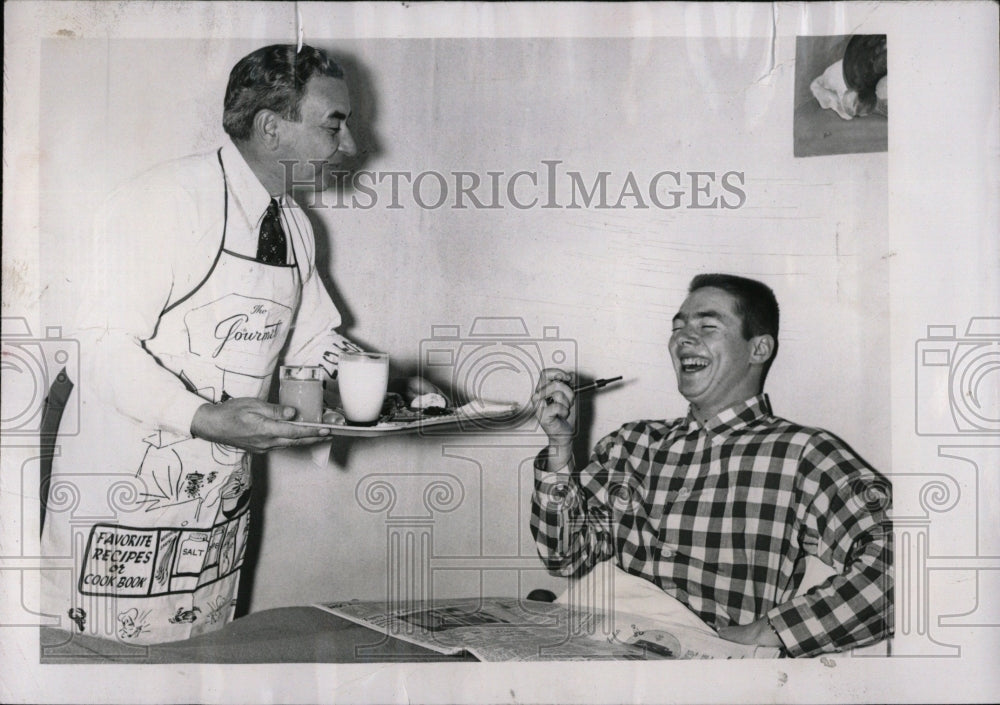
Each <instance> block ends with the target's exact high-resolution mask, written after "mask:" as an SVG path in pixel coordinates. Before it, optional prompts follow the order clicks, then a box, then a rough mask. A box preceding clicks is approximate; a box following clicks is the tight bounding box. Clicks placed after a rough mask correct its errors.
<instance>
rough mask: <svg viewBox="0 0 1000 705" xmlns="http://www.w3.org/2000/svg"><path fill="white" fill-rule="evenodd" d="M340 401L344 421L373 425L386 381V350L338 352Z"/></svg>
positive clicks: (387, 369)
mask: <svg viewBox="0 0 1000 705" xmlns="http://www.w3.org/2000/svg"><path fill="white" fill-rule="evenodd" d="M337 384H338V385H339V386H340V403H341V405H342V406H343V407H344V416H345V417H347V421H348V423H351V424H354V425H355V426H374V425H375V424H376V423H377V422H378V417H379V412H380V411H381V410H382V402H383V401H384V400H385V391H386V387H387V386H388V384H389V354H388V353H376V352H342V353H340V362H339V363H338V365H337Z"/></svg>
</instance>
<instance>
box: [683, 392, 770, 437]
mask: <svg viewBox="0 0 1000 705" xmlns="http://www.w3.org/2000/svg"><path fill="white" fill-rule="evenodd" d="M771 415H772V414H771V401H770V399H768V396H767V395H766V394H763V393H762V394H758V395H756V396H752V397H750V398H749V399H747V400H746V401H741V402H739V403H738V404H733V405H732V406H728V407H726V408H725V409H723V410H722V411H720V412H719V413H718V414H716V415H715V416H713V417H712V418H710V419H708V420H707V421H705V423H704V424H702V423H701V422H700V421H698V419H696V418H695V417H694V412H693V411H692V410H691V408H690V407H688V413H687V418H686V419H685V427H686V428H687V430H688V432H691V431H698V430H704V431H705V432H706V433H707V434H708V435H709V436H710V437H713V436H718V437H719V439H720V440H721V439H722V438H725V437H726V436H728V435H730V434H731V433H734V432H735V431H739V430H740V429H743V428H746V427H747V426H749V425H750V424H752V423H753V422H754V421H757V420H758V419H762V418H764V417H765V416H771Z"/></svg>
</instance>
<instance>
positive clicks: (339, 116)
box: [324, 110, 351, 120]
mask: <svg viewBox="0 0 1000 705" xmlns="http://www.w3.org/2000/svg"><path fill="white" fill-rule="evenodd" d="M349 117H351V115H350V113H348V114H347V115H344V113H342V112H340V111H339V110H334V111H333V112H331V113H328V114H327V116H326V118H324V119H325V120H346V119H347V118H349Z"/></svg>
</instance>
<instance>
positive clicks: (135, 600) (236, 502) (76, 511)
mask: <svg viewBox="0 0 1000 705" xmlns="http://www.w3.org/2000/svg"><path fill="white" fill-rule="evenodd" d="M219 164H220V167H222V169H221V173H222V186H223V191H224V193H225V204H226V208H225V215H224V218H223V227H222V242H221V244H220V249H219V252H218V255H217V257H216V260H215V263H214V264H213V266H212V268H211V270H210V271H209V273H208V275H206V277H205V279H204V280H203V281H202V282H201V284H200V285H198V287H196V288H195V290H194V291H192V292H190V293H189V294H188V295H186V296H185V297H184V298H183V299H181V300H179V301H177V302H175V303H173V304H171V305H170V306H169V307H168V308H167V309H166V310H165V311H164V313H163V314H162V315H161V317H160V320H159V323H158V326H157V329H156V332H155V334H154V336H153V337H152V338H150V339H149V340H147V341H146V342H145V348H146V350H147V351H148V352H149V353H150V354H151V355H153V356H154V357H155V358H156V359H157V360H158V362H159V363H160V364H161V365H162V366H163V367H164V368H166V369H167V370H170V371H171V372H173V373H174V374H175V375H177V377H178V378H179V379H181V380H182V381H183V382H184V384H185V385H186V386H187V388H188V389H189V390H190V391H192V392H195V393H197V394H198V395H199V396H201V397H203V398H204V399H205V400H206V401H211V402H221V401H225V400H227V399H229V398H234V397H256V398H258V399H264V398H265V397H266V395H267V391H268V387H269V382H270V377H271V375H272V373H273V371H274V368H275V365H276V364H277V360H278V356H279V354H280V352H281V349H282V348H283V346H284V344H285V340H286V338H287V335H288V333H289V328H290V326H291V324H292V319H293V317H294V315H295V312H296V310H297V309H298V305H299V297H300V293H301V279H300V277H299V273H298V269H297V267H296V265H294V264H292V265H272V264H263V263H261V262H258V261H256V260H254V259H252V258H248V257H245V256H243V255H240V254H237V253H234V252H231V251H229V250H227V249H226V233H227V229H228V228H227V225H228V217H229V213H228V211H229V208H228V205H229V189H228V183H227V181H226V177H225V167H224V166H222V159H221V152H220V155H219ZM288 242H289V245H290V246H291V242H292V239H291V238H289V239H288ZM292 251H293V252H294V247H292ZM81 381H82V382H83V383H84V384H85V383H86V382H87V380H81ZM140 388H141V387H140V386H139V385H138V384H137V389H140ZM137 393H139V392H137ZM81 402H82V405H83V409H84V410H82V411H81V418H83V419H91V422H90V423H88V424H86V427H84V425H83V424H81V428H80V431H81V432H80V434H78V435H77V436H75V437H70V438H66V439H62V438H60V442H61V444H62V446H63V448H64V450H63V452H62V453H61V456H62V457H57V458H55V459H54V462H53V474H52V483H51V485H50V488H49V496H50V499H49V505H50V510H49V516H48V518H47V520H46V526H45V529H44V531H43V536H42V543H43V552H44V553H45V555H46V556H47V557H49V556H52V557H62V558H66V559H71V563H70V565H71V568H64V569H63V570H62V571H48V573H47V575H43V579H42V593H43V594H42V597H43V607H44V609H45V610H46V611H47V612H48V613H49V614H51V615H54V616H58V617H60V618H61V622H60V623H61V624H63V625H64V626H68V628H70V629H72V630H73V631H76V632H79V633H86V634H89V635H92V636H100V637H104V638H114V639H118V640H121V641H127V642H131V643H136V644H146V643H157V642H164V641H175V640H178V639H186V638H188V637H191V636H194V635H196V634H200V633H203V632H207V631H212V630H214V629H218V628H221V627H222V626H223V625H224V624H225V623H226V622H228V621H229V620H230V619H231V618H232V614H233V610H234V608H235V602H236V592H237V587H238V584H239V574H240V566H241V565H242V562H243V556H244V553H245V550H246V540H247V535H248V532H249V520H250V515H249V511H248V506H249V499H250V457H249V454H248V453H247V452H246V451H243V450H240V449H238V448H234V447H231V446H226V445H222V444H218V443H211V442H209V441H204V440H200V439H195V438H191V437H190V436H177V435H175V434H172V433H169V432H167V431H165V430H162V429H155V428H151V427H149V426H143V425H142V424H141V423H139V422H136V421H133V420H131V419H127V418H123V417H122V415H121V414H117V413H115V412H114V411H113V410H110V409H108V408H102V407H101V406H100V405H95V404H93V403H88V401H87V399H86V397H83V398H82V399H81ZM83 414H87V416H83ZM95 422H96V423H95ZM63 458H65V460H63ZM71 465H72V466H73V467H70V466H71ZM68 485H75V486H76V490H75V491H76V494H75V495H74V496H73V501H74V502H75V503H74V505H73V511H72V512H66V511H64V512H59V511H58V510H59V502H60V497H61V494H60V492H61V491H63V492H66V491H70V490H69V487H68ZM64 487H65V489H64Z"/></svg>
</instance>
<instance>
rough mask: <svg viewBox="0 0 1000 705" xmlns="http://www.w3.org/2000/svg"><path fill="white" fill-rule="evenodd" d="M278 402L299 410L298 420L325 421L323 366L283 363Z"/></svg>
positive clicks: (279, 380) (296, 417)
mask: <svg viewBox="0 0 1000 705" xmlns="http://www.w3.org/2000/svg"><path fill="white" fill-rule="evenodd" d="M278 402H279V403H281V404H283V405H284V406H293V407H295V409H296V410H297V411H298V412H299V413H298V414H297V415H296V416H295V420H296V421H308V422H310V423H320V422H322V421H323V368H322V367H318V366H316V367H310V366H304V365H282V366H281V372H280V374H279V375H278Z"/></svg>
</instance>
